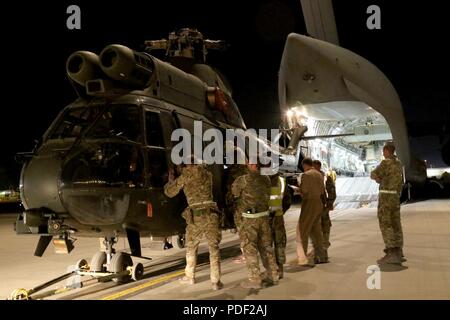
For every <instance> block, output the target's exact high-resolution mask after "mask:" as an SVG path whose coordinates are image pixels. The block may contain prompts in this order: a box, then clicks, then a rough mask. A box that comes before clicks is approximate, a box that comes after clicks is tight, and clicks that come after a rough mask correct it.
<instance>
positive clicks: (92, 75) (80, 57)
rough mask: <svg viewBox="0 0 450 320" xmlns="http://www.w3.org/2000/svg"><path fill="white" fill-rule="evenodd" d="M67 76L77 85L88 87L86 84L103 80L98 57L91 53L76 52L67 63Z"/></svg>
mask: <svg viewBox="0 0 450 320" xmlns="http://www.w3.org/2000/svg"><path fill="white" fill-rule="evenodd" d="M66 71H67V75H68V76H69V77H70V79H72V80H73V81H75V82H76V83H78V84H80V85H82V86H86V82H87V81H89V80H93V79H98V78H101V77H102V75H103V72H102V69H101V68H100V60H99V57H98V55H96V54H95V53H93V52H90V51H76V52H74V53H72V54H71V55H70V57H69V58H68V59H67V62H66Z"/></svg>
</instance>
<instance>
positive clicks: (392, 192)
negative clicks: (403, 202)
mask: <svg viewBox="0 0 450 320" xmlns="http://www.w3.org/2000/svg"><path fill="white" fill-rule="evenodd" d="M379 192H380V193H389V194H398V193H397V191H392V190H380V191H379Z"/></svg>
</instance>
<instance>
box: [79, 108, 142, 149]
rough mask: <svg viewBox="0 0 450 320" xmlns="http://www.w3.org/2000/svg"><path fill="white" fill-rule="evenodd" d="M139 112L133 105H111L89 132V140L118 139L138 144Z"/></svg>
mask: <svg viewBox="0 0 450 320" xmlns="http://www.w3.org/2000/svg"><path fill="white" fill-rule="evenodd" d="M140 123H141V121H140V112H139V108H138V107H137V106H134V105H111V106H110V107H109V108H108V109H107V110H105V112H104V113H103V114H102V115H101V116H100V119H99V120H98V121H97V123H96V124H95V125H94V126H93V127H92V129H91V130H90V131H89V133H88V135H87V137H89V138H98V139H99V138H109V137H120V138H123V139H126V140H131V141H137V142H140V141H139V140H140V137H141V136H140V127H141V126H140Z"/></svg>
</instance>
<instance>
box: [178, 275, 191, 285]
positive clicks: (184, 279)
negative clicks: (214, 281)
mask: <svg viewBox="0 0 450 320" xmlns="http://www.w3.org/2000/svg"><path fill="white" fill-rule="evenodd" d="M180 283H182V284H191V285H192V284H195V279H194V278H189V277H186V276H184V277H183V278H181V279H180Z"/></svg>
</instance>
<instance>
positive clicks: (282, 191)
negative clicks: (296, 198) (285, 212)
mask: <svg viewBox="0 0 450 320" xmlns="http://www.w3.org/2000/svg"><path fill="white" fill-rule="evenodd" d="M278 179H280V183H281V194H283V193H284V189H285V188H286V182H285V181H284V178H283V177H278Z"/></svg>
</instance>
